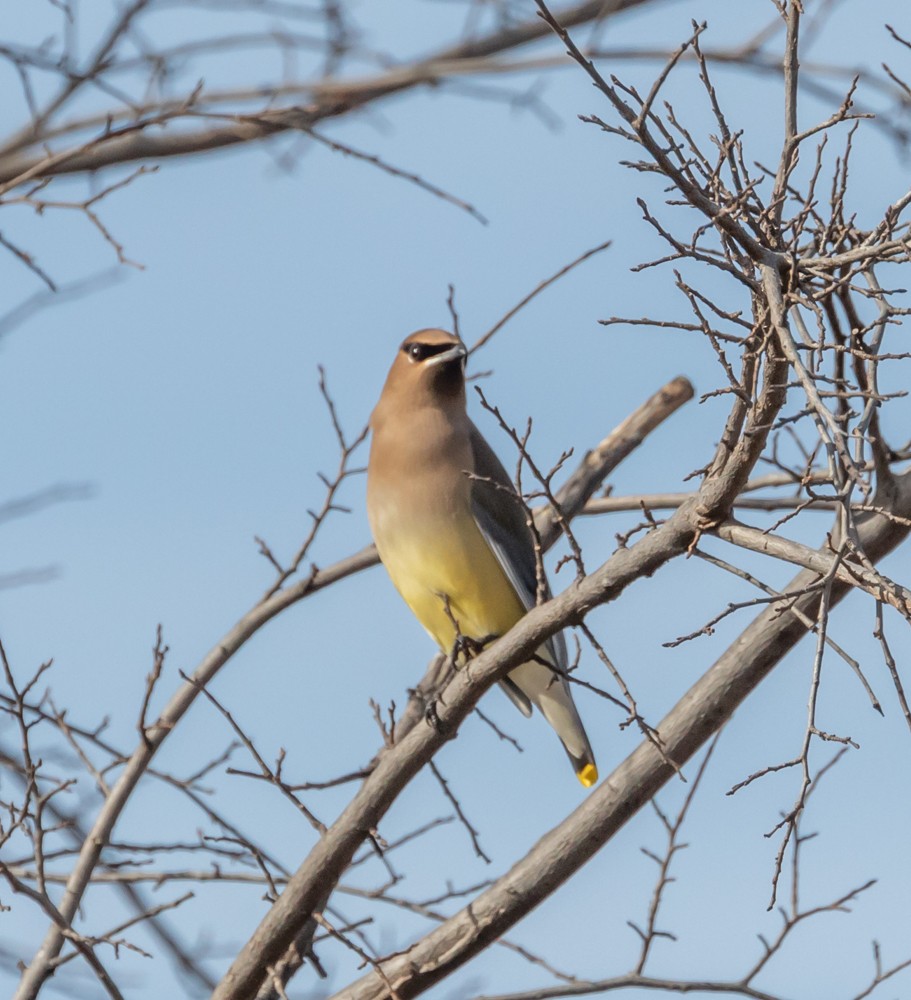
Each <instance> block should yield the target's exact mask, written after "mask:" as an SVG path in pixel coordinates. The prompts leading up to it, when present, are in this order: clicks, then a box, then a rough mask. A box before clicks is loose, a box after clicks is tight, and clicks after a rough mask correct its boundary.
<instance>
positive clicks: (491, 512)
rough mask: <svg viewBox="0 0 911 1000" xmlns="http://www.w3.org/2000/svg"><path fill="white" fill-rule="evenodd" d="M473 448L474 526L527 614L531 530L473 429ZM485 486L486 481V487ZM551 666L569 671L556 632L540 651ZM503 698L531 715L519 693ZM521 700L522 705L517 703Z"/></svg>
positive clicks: (532, 575)
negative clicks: (476, 526) (475, 523)
mask: <svg viewBox="0 0 911 1000" xmlns="http://www.w3.org/2000/svg"><path fill="white" fill-rule="evenodd" d="M470 438H471V448H472V452H473V454H474V472H475V475H476V476H479V477H481V478H480V480H479V479H473V480H472V481H471V509H472V513H473V514H474V518H475V521H476V522H477V525H478V528H479V529H480V531H481V534H482V535H483V536H484V539H485V541H486V542H487V544H488V545H489V546H490V548H491V550H492V551H493V553H494V555H495V556H496V557H497V561H498V562H499V563H500V565H501V566H502V567H503V572H504V573H505V574H506V576H507V577H508V578H509V582H510V583H511V584H512V585H513V587H515V590H516V593H517V594H518V595H519V599H520V600H521V601H522V604H523V605H524V606H525V608H526V610H530V609H531V608H533V607H534V606H535V597H536V594H537V589H538V581H537V575H536V571H535V544H534V538H533V536H532V533H531V529H530V528H529V527H528V524H527V523H526V521H525V510H524V509H523V507H522V504H521V502H520V500H519V498H518V497H517V496H516V491H515V487H514V486H513V484H512V481H511V480H510V478H509V476H508V475H507V473H506V470H505V469H504V468H503V466H502V464H501V463H500V460H499V459H498V458H497V456H496V455H495V454H494V452H493V449H492V448H491V447H490V445H489V444H488V443H487V442H486V441H485V440H484V438H483V437H482V436H481V433H480V431H479V430H478V429H477V427H475V425H474V424H471V431H470ZM485 480H489V481H485ZM545 594H546V596H547V597H550V596H551V594H550V588H549V587H547V585H546V581H545ZM544 649H545V650H546V652H547V654H548V655H549V656H550V658H551V660H552V661H553V663H554V664H555V665H556V666H557V667H558V668H559V669H560V670H563V671H565V670H566V667H567V657H566V640H565V639H564V638H563V633H562V632H558V633H557V634H556V635H555V636H553V637H552V638H551V639H548V641H547V642H546V643H545V645H544ZM510 686H511V687H513V688H515V685H509V686H507V685H504V687H506V693H507V694H508V695H509V696H510V697H511V698H512V699H513V701H514V702H516V704H517V705H518V707H519V708H520V710H521V711H522V712H523V713H524V714H526V715H527V714H529V713H530V711H531V705H530V704H529V703H528V698H527V697H526V696H525V695H524V694H523V693H522V692H520V691H518V689H515V691H510V690H509V687H510ZM516 695H519V696H520V697H521V698H522V699H523V700H524V702H525V705H522V704H519V702H518V701H517V700H516Z"/></svg>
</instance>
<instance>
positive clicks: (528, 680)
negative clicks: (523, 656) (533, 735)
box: [509, 660, 598, 788]
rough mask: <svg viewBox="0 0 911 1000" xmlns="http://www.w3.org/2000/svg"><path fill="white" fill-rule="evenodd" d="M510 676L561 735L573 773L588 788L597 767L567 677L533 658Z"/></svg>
mask: <svg viewBox="0 0 911 1000" xmlns="http://www.w3.org/2000/svg"><path fill="white" fill-rule="evenodd" d="M509 679H510V681H512V682H513V683H514V684H515V686H516V687H517V688H519V690H520V691H521V692H522V693H523V694H524V695H526V696H527V697H528V698H529V699H530V700H531V701H532V702H533V703H534V704H535V705H537V707H538V708H539V709H540V710H541V714H542V715H543V716H544V718H545V719H547V721H548V722H549V723H550V725H551V728H552V729H553V730H554V732H555V733H556V734H557V736H559V737H560V742H561V743H562V744H563V749H564V750H566V753H567V756H568V757H569V759H570V761H571V762H572V766H573V770H574V771H575V772H576V777H577V778H578V779H579V781H580V782H581V783H582V784H583V785H584V786H585V787H586V788H591V787H592V785H594V784H595V782H596V781H597V780H598V767H597V765H596V764H595V755H594V753H593V752H592V747H591V743H589V741H588V736H587V735H586V732H585V727H584V726H583V725H582V720H581V719H580V718H579V712H578V710H577V709H576V706H575V703H574V702H573V697H572V694H571V693H570V690H569V684H568V683H567V681H566V679H565V678H564V677H561V676H560V675H559V674H557V673H555V672H554V671H553V670H551V669H550V668H549V667H546V666H545V665H544V664H543V663H540V662H537V661H534V660H532V661H529V662H528V663H523V664H522V666H521V667H517V668H516V669H515V670H513V671H511V672H510V674H509Z"/></svg>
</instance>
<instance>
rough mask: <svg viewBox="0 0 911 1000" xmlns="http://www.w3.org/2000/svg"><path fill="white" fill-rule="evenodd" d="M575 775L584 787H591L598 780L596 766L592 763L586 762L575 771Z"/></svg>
mask: <svg viewBox="0 0 911 1000" xmlns="http://www.w3.org/2000/svg"><path fill="white" fill-rule="evenodd" d="M576 777H577V778H578V779H579V781H581V782H582V784H583V785H585V787H586V788H591V786H592V785H593V784H594V783H595V782H596V781H597V780H598V768H597V767H595V765H594V764H586V765H585V767H583V768H582V770H581V771H576Z"/></svg>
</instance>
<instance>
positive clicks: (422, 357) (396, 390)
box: [377, 329, 468, 410]
mask: <svg viewBox="0 0 911 1000" xmlns="http://www.w3.org/2000/svg"><path fill="white" fill-rule="evenodd" d="M467 356H468V351H467V350H466V349H465V345H464V344H463V343H462V341H461V340H460V339H459V337H457V336H455V334H452V333H447V332H446V331H445V330H434V329H430V330H418V331H417V333H412V334H411V335H410V336H409V337H406V338H405V339H404V341H402V345H401V347H400V348H399V350H398V352H397V354H396V356H395V361H393V363H392V367H391V368H390V369H389V375H388V376H387V378H386V384H385V386H384V387H383V394H382V396H381V397H380V403H379V406H378V407H377V409H378V410H379V409H380V408H381V407H383V406H384V405H388V404H390V403H393V401H394V405H395V406H396V407H397V408H400V407H405V408H416V407H419V406H426V405H437V406H452V405H453V404H455V405H456V406H459V405H460V406H461V407H462V408H464V405H465V402H464V401H465V358H466V357H467Z"/></svg>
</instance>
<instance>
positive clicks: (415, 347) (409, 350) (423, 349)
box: [402, 342, 452, 362]
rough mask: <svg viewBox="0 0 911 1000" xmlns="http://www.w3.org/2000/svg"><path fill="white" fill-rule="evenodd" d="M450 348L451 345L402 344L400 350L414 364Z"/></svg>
mask: <svg viewBox="0 0 911 1000" xmlns="http://www.w3.org/2000/svg"><path fill="white" fill-rule="evenodd" d="M451 347H452V344H422V343H420V342H415V343H411V344H402V350H403V351H404V352H405V354H407V355H408V357H409V358H410V359H411V360H412V361H415V362H420V361H426V360H427V359H428V358H432V357H433V356H434V355H436V354H442V353H443V352H444V351H448V350H449V349H450V348H451Z"/></svg>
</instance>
